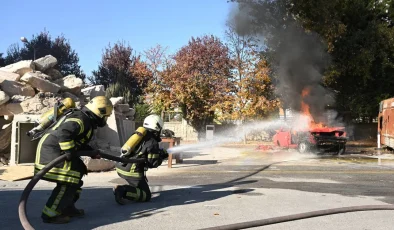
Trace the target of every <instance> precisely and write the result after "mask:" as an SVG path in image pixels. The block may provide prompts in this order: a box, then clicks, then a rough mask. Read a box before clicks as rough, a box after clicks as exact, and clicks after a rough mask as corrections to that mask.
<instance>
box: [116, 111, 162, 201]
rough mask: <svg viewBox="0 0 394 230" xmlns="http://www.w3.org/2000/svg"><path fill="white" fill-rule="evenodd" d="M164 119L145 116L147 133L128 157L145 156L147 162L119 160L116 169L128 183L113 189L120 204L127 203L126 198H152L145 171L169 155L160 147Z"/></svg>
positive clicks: (132, 199)
mask: <svg viewBox="0 0 394 230" xmlns="http://www.w3.org/2000/svg"><path fill="white" fill-rule="evenodd" d="M163 124H164V122H163V120H162V119H161V117H160V116H158V115H149V116H147V117H146V118H145V120H144V123H143V127H144V128H145V130H146V133H145V135H144V136H143V137H142V139H141V140H140V141H139V143H138V144H137V145H136V147H135V148H134V149H135V150H134V151H132V153H131V154H130V155H128V156H125V157H127V158H137V159H139V158H144V159H145V163H129V164H124V163H121V162H118V163H117V164H116V171H117V173H118V175H119V176H120V177H121V178H123V179H125V180H126V181H127V183H128V185H117V186H115V188H114V189H113V192H114V195H115V201H116V202H117V203H118V204H121V205H124V204H126V200H130V201H135V202H147V201H149V200H150V199H151V196H152V195H151V191H150V189H149V185H148V183H147V179H146V175H145V171H147V170H148V168H157V167H159V166H160V165H161V163H162V161H163V160H164V159H166V158H167V157H168V153H167V151H166V150H164V149H160V148H159V142H161V138H160V133H161V129H162V127H163ZM139 129H140V128H138V129H137V130H139Z"/></svg>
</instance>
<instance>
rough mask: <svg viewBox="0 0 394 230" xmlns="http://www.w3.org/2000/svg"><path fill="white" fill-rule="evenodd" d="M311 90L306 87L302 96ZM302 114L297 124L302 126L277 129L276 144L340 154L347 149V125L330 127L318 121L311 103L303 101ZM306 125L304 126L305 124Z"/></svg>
mask: <svg viewBox="0 0 394 230" xmlns="http://www.w3.org/2000/svg"><path fill="white" fill-rule="evenodd" d="M309 92H310V88H308V87H306V88H304V90H303V91H302V98H303V99H305V98H306V97H307V96H308V95H309ZM300 112H301V115H302V116H300V118H299V120H298V121H296V122H295V124H298V125H300V124H301V127H302V128H299V127H296V128H287V129H283V128H281V129H280V130H276V134H275V135H274V136H273V142H274V144H275V145H277V146H280V147H286V148H297V149H298V151H299V152H300V153H305V152H309V151H316V150H317V151H324V152H335V153H337V154H338V155H340V154H343V153H344V152H345V151H346V142H347V139H348V138H347V137H346V131H345V127H330V126H328V125H326V124H324V123H321V122H320V123H316V122H315V120H314V119H313V116H312V114H311V113H310V108H309V105H308V104H307V103H306V102H305V101H304V100H302V101H301V111H300ZM303 125H304V126H303Z"/></svg>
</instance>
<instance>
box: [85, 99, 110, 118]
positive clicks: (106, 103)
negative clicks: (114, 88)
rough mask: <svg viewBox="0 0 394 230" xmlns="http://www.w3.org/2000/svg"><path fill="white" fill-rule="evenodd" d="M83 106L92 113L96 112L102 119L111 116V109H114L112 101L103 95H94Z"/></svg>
mask: <svg viewBox="0 0 394 230" xmlns="http://www.w3.org/2000/svg"><path fill="white" fill-rule="evenodd" d="M85 107H86V108H87V109H89V110H90V111H91V112H92V113H94V114H96V115H97V116H98V117H99V118H104V119H105V118H107V117H109V116H111V114H112V110H113V109H114V106H113V105H112V102H111V101H110V100H109V99H108V98H106V97H104V96H97V97H94V98H93V99H92V100H90V101H89V103H87V104H86V105H85Z"/></svg>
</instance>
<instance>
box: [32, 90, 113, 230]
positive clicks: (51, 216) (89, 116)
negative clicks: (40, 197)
mask: <svg viewBox="0 0 394 230" xmlns="http://www.w3.org/2000/svg"><path fill="white" fill-rule="evenodd" d="M112 110H113V106H112V103H111V101H110V100H109V99H108V98H106V97H104V96H98V97H95V98H93V99H92V100H91V101H90V102H89V103H88V104H86V105H85V106H84V107H83V108H82V109H72V110H69V111H67V112H66V113H65V115H64V116H63V117H61V118H60V119H59V120H58V121H57V122H56V124H54V125H53V126H52V127H51V128H50V129H48V130H47V131H46V133H45V135H44V136H43V137H42V138H41V139H40V141H39V143H38V146H37V152H36V160H35V173H37V172H38V171H39V170H41V169H42V168H43V167H44V166H45V165H46V164H48V163H49V162H51V161H52V160H54V159H55V158H57V157H59V156H60V155H62V154H65V153H70V154H71V157H70V158H68V159H67V160H66V161H64V163H60V164H59V165H57V166H56V167H54V168H53V169H51V170H50V171H49V172H48V173H46V174H45V175H44V178H43V179H44V180H46V181H50V182H55V183H57V185H56V187H55V188H54V190H53V191H52V194H51V195H50V197H49V199H48V201H47V203H46V205H45V207H44V209H43V210H42V215H41V218H42V219H43V221H44V222H45V223H56V224H62V223H68V222H69V221H70V218H71V217H80V216H83V215H84V210H83V209H77V208H76V207H75V205H74V204H75V202H76V201H77V200H78V199H79V195H80V193H81V187H82V184H83V181H82V177H83V175H85V174H87V168H86V166H85V164H84V163H83V161H82V160H81V159H80V158H79V157H78V156H76V155H75V153H76V151H78V150H93V149H92V148H91V147H90V146H89V145H88V143H89V141H90V140H91V138H92V134H93V130H94V129H96V128H97V127H104V126H105V125H106V124H107V118H108V117H109V116H110V115H111V113H112ZM98 153H99V152H98ZM92 158H99V155H97V156H96V157H92Z"/></svg>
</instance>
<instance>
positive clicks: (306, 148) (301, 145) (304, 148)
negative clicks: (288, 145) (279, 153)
mask: <svg viewBox="0 0 394 230" xmlns="http://www.w3.org/2000/svg"><path fill="white" fill-rule="evenodd" d="M308 151H309V144H308V143H306V142H300V143H299V144H298V152H300V153H306V152H308Z"/></svg>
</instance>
